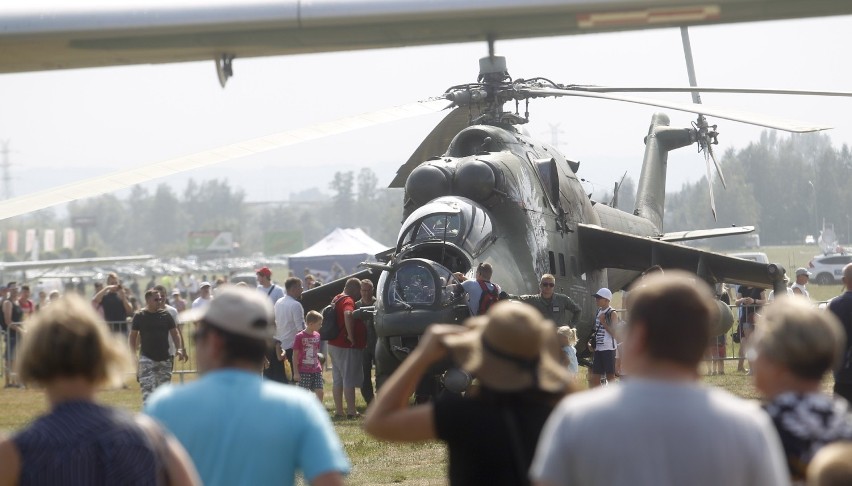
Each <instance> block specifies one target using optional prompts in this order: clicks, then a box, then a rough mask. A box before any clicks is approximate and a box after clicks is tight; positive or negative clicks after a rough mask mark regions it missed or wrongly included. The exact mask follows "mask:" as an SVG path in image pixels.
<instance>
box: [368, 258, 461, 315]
mask: <svg viewBox="0 0 852 486" xmlns="http://www.w3.org/2000/svg"><path fill="white" fill-rule="evenodd" d="M389 279H390V282H389V283H390V284H389V285H387V286H384V287H381V283H380V287H381V288H384V289H386V291H387V295H385V296H384V297H385V299H387V300H386V302H387V303H388V304H389V306H391V307H405V308H411V307H413V306H417V307H431V306H433V305H436V306H438V307H447V306H452V305H455V304H457V303H459V302H461V301H462V300H463V299H464V295H465V294H464V290H463V289H462V286H461V283H460V282H459V281H458V280H456V278H455V277H454V276H453V274H452V272H450V271H449V270H448V269H447V268H446V267H444V266H442V265H439V264H437V263H435V262H433V261H430V260H425V259H421V258H412V259H409V260H404V261H403V262H402V263H401V264H400V265H399V266H398V267H397V268H396V269H395V270H394V271H393V272H392V273H391V275H390V276H389Z"/></svg>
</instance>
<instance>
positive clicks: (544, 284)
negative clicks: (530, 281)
mask: <svg viewBox="0 0 852 486" xmlns="http://www.w3.org/2000/svg"><path fill="white" fill-rule="evenodd" d="M539 285H541V286H542V287H556V284H555V283H550V282H542V283H541V284H539Z"/></svg>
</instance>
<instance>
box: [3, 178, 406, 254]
mask: <svg viewBox="0 0 852 486" xmlns="http://www.w3.org/2000/svg"><path fill="white" fill-rule="evenodd" d="M328 189H330V190H331V192H332V194H331V196H330V197H327V198H324V199H323V200H320V201H309V202H301V203H300V202H284V203H263V204H261V203H249V202H246V194H245V191H244V190H242V189H235V188H233V187H231V186H230V185H229V184H228V181H226V180H206V181H202V182H196V181H195V180H190V181H189V182H188V183H187V186H186V188H185V189H184V190H183V193H182V194H178V193H177V192H175V190H174V189H173V188H172V186H170V185H169V184H166V183H162V184H159V185H157V186H156V188H155V189H154V190H153V191H150V190H148V189H147V188H145V187H143V186H134V187H133V188H132V189H131V191H130V194H129V195H128V196H127V197H126V198H124V199H121V198H118V197H117V196H115V195H113V194H105V195H102V196H98V197H94V198H89V199H85V200H80V201H74V202H72V203H69V205H68V214H67V216H66V217H61V218H60V217H58V216H57V215H56V212H55V211H54V210H52V209H46V210H42V211H37V212H34V213H31V214H29V215H25V216H21V217H18V218H14V219H11V220H8V221H6V222H4V226H3V229H4V231H5V230H8V229H18V231H19V233H20V234H23V232H24V231H25V230H26V229H29V228H36V229H39V230H43V229H46V228H55V229H60V228H63V227H68V226H71V225H72V222H73V221H75V220H76V219H79V218H83V219H88V220H90V221H91V222H92V223H93V225H92V226H91V227H89V228H85V229H82V228H80V229H78V230H77V234H78V236H77V245H76V247H77V248H76V250H71V251H69V250H57V251H56V252H52V253H44V252H43V253H42V258H44V259H50V258H59V257H75V256H95V255H116V254H132V253H151V254H155V255H158V256H163V257H168V256H179V255H186V254H187V253H188V252H189V250H188V235H189V233H190V232H199V231H229V232H231V233H233V235H234V241H235V242H238V243H239V245H238V247H237V248H235V254H242V255H249V254H251V253H254V252H257V251H262V249H263V244H264V240H265V235H266V234H267V233H270V232H291V233H296V234H299V235H300V236H301V240H302V242H303V243H304V244H305V245H309V244H312V243H314V242H316V241H318V240H319V239H321V238H322V237H323V236H325V235H326V234H327V233H329V232H330V231H331V230H333V229H334V228H335V227H344V228H348V227H361V228H363V229H364V230H365V231H366V232H367V233H368V234H370V235H371V236H372V237H373V238H375V239H376V240H378V241H380V242H382V243H387V244H388V245H391V244H392V243H393V242H394V241H395V240H396V236H397V232H398V230H399V225H400V223H401V218H402V190H401V189H386V188H380V187H378V177H377V176H376V174H375V173H374V172H373V171H372V170H371V169H369V168H364V169H362V170H360V171H359V172H358V173H357V174H356V173H355V172H352V171H350V172H337V173H335V174H334V177H333V179H332V180H331V182H330V183H329V186H328ZM84 237H85V239H86V243H85V244H82V241H81V240H82V239H83V238H84ZM4 238H5V236H4ZM19 246H20V245H19ZM57 246H59V245H58V244H57ZM4 249H5V246H4ZM22 253H23V252H22V251H19V252H18V254H17V255H12V254H8V253H6V254H5V259H6V260H7V261H10V260H20V259H22V258H23V255H22Z"/></svg>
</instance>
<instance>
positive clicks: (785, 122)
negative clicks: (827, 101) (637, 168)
mask: <svg viewBox="0 0 852 486" xmlns="http://www.w3.org/2000/svg"><path fill="white" fill-rule="evenodd" d="M520 91H521V92H523V93H526V94H528V95H530V96H540V97H547V96H555V97H560V96H577V97H580V98H597V99H602V100H612V101H625V102H628V103H636V104H640V105H648V106H658V107H660V108H668V109H670V110H678V111H685V112H687V113H697V114H699V115H707V116H715V117H716V118H724V119H725V120H732V121H736V122H740V123H748V124H750V125H757V126H761V127H766V128H774V129H776V130H784V131H786V132H794V133H808V132H818V131H821V130H829V129H831V128H832V127H830V126H827V125H819V124H815V123H809V122H802V121H797V120H791V119H785V118H780V117H772V116H767V115H761V114H759V113H751V112H748V111H743V110H734V109H730V108H721V107H714V106H711V105H704V104H701V105H697V104H693V103H678V102H676V101H665V100H656V99H650V98H640V97H635V96H623V95H616V94H610V93H595V92H589V91H577V90H573V89H561V88H540V87H528V88H522V89H521V90H520Z"/></svg>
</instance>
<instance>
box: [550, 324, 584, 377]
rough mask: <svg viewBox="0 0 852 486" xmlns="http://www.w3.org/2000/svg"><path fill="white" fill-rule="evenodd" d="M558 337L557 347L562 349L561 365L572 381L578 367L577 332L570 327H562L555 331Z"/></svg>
mask: <svg viewBox="0 0 852 486" xmlns="http://www.w3.org/2000/svg"><path fill="white" fill-rule="evenodd" d="M556 334H557V336H558V337H559V347H560V348H562V354H563V360H564V362H563V364H564V365H565V366H566V368H567V369H568V373H569V374H570V375H571V378H572V379H573V378H574V377H575V376H577V373H578V371H579V365H578V363H577V349H576V348H575V347H574V346H576V345H577V330H576V329H574V328H573V327H571V326H562V327H560V328H559V329H557V330H556Z"/></svg>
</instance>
